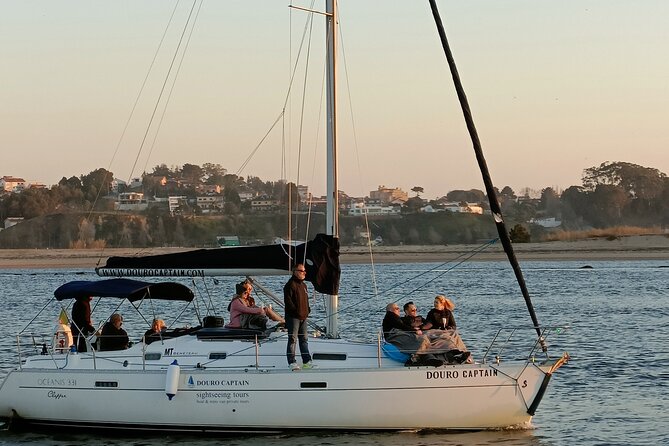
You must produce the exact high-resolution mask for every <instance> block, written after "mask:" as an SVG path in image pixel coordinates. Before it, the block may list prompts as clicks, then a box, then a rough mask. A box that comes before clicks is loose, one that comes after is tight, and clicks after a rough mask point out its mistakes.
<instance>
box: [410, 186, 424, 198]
mask: <svg viewBox="0 0 669 446" xmlns="http://www.w3.org/2000/svg"><path fill="white" fill-rule="evenodd" d="M411 192H414V193H415V194H416V196H417V197H420V194H422V193H423V192H425V189H423V188H422V187H421V186H414V187H412V188H411Z"/></svg>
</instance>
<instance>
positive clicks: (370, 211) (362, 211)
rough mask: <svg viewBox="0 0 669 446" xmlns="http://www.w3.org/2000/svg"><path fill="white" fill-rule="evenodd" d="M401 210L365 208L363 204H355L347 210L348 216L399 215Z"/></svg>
mask: <svg viewBox="0 0 669 446" xmlns="http://www.w3.org/2000/svg"><path fill="white" fill-rule="evenodd" d="M400 213H401V208H400V207H399V206H378V205H369V206H365V204H364V203H356V204H355V205H353V207H351V208H350V209H349V210H348V215H353V216H357V215H400Z"/></svg>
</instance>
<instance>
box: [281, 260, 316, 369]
mask: <svg viewBox="0 0 669 446" xmlns="http://www.w3.org/2000/svg"><path fill="white" fill-rule="evenodd" d="M306 275H307V270H306V269H305V268H304V265H303V264H301V263H298V264H297V265H295V266H294V267H293V276H292V277H291V278H290V279H289V280H288V282H286V285H284V287H283V301H284V304H285V307H286V330H288V347H287V348H286V357H287V358H288V366H289V367H290V369H291V370H293V371H295V370H300V366H299V365H298V364H297V362H295V344H296V343H298V344H299V346H300V354H301V355H302V368H304V369H312V368H314V367H315V366H314V364H313V363H312V362H311V355H310V354H309V343H308V341H307V317H308V316H309V312H310V311H311V308H309V295H308V294H307V284H306V283H304V278H305V277H306Z"/></svg>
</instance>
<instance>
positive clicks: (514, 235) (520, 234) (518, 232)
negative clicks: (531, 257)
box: [509, 224, 530, 243]
mask: <svg viewBox="0 0 669 446" xmlns="http://www.w3.org/2000/svg"><path fill="white" fill-rule="evenodd" d="M509 238H510V239H511V241H512V242H513V243H529V242H530V233H529V232H528V230H527V229H525V227H524V226H523V225H521V224H517V225H515V226H514V227H513V228H511V231H509Z"/></svg>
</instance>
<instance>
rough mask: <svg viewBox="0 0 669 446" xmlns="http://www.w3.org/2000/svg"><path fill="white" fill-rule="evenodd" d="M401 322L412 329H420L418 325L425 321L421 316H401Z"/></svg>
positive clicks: (420, 325)
mask: <svg viewBox="0 0 669 446" xmlns="http://www.w3.org/2000/svg"><path fill="white" fill-rule="evenodd" d="M402 322H404V323H405V324H407V325H409V326H411V327H412V328H413V329H414V330H420V327H422V326H423V324H424V323H425V321H424V320H423V316H411V315H407V316H402Z"/></svg>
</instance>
